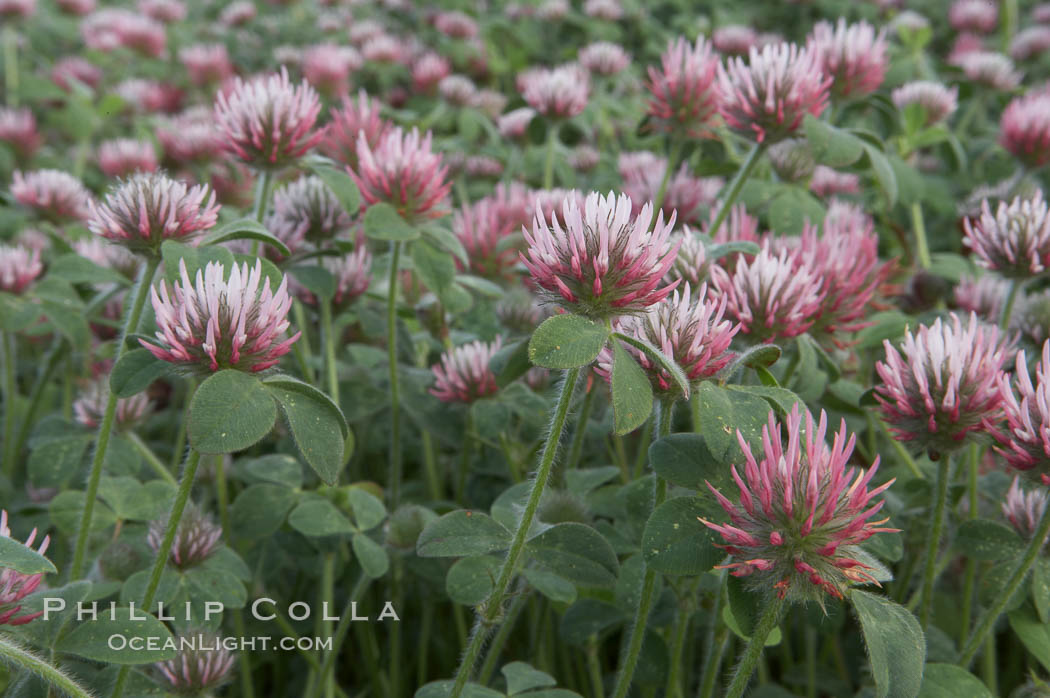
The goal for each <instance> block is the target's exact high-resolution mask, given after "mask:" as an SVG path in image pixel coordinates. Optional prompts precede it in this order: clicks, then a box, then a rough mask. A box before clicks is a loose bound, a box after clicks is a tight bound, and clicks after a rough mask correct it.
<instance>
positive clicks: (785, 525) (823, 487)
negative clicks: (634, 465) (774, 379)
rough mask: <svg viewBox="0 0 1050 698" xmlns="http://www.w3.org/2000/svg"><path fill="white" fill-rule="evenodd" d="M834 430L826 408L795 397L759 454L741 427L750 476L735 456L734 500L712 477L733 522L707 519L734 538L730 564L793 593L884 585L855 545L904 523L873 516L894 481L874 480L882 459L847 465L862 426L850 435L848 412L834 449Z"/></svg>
mask: <svg viewBox="0 0 1050 698" xmlns="http://www.w3.org/2000/svg"><path fill="white" fill-rule="evenodd" d="M781 427H783V430H782V429H781ZM827 430H828V417H827V414H826V413H825V412H823V411H821V413H820V420H819V422H818V423H814V420H813V415H812V414H810V413H809V411H808V410H807V411H805V415H804V416H803V414H801V413H800V411H799V407H798V405H797V404H796V405H795V406H794V408H793V409H792V410H791V413H790V414H789V415H788V416H787V418H786V419H785V421H784V422H783V424H781V423H778V421H777V420H776V415H775V413H774V412H772V411H771V412H770V413H769V423H768V424H767V425H766V426H764V427H762V451H761V453H759V455H758V458H756V457H755V455H754V453H753V451H752V448H751V445H750V444H748V442H747V441H745V440H744V436H743V434H741V433H740V432H739V431H738V432H737V439H738V440H739V443H740V448H741V449H742V450H743V452H744V460H745V463H744V467H743V475H741V473H740V472H739V470H738V469H737V467H736V466H735V465H734V466H733V467H732V470H731V472H732V476H733V481H734V482H735V483H736V486H737V488H739V490H740V494H739V497H738V498H737V499H736V500H735V501H731V500H730V499H729V498H728V497H727V496H726V495H725V494H723V493H722V492H721V491H719V490H718V489H716V488H715V487H714V486H713V485H711V483H710V482H709V483H707V486H708V487H709V488H710V489H711V492H712V493H714V495H715V498H716V499H717V500H718V503H719V504H720V505H721V506H722V508H723V509H724V510H725V512H726V514H728V516H729V521H728V522H726V523H724V524H717V523H713V522H711V521H707V520H706V519H700V521H701V522H703V523H704V525H706V526H707V527H708V528H710V529H711V530H713V531H716V532H717V533H718V534H719V535H721V536H722V538H723V540H725V545H723V546H721V547H723V548H724V549H725V551H726V552H727V553H729V555H731V556H732V561H731V562H730V563H728V564H726V565H725V566H724V567H723V568H724V569H728V570H730V573H731V574H732V575H734V576H736V577H747V578H748V579H749V581H750V582H751V583H752V584H751V585H752V586H753V587H754V588H755V589H757V590H760V591H762V592H763V593H769V592H770V590H773V589H775V590H776V593H777V595H778V596H779V597H780V598H782V599H784V598H786V599H788V600H789V601H793V602H794V601H806V600H814V601H818V602H819V601H821V600H822V599H823V598H824V594H825V593H827V594H830V595H831V596H833V597H835V598H839V599H841V598H842V597H843V596H844V595H845V593H846V592H847V591H848V590H849V588H850V587H851V586H852V585H854V584H870V583H875V584H878V582H877V580H876V579H875V577H874V576H872V572H873V570H871V568H870V567H868V566H867V565H865V564H864V563H863V562H861V560H858V559H857V558H858V557H860V554H859V553H860V551H859V550H858V549H857V547H856V546H858V545H859V544H860V543H863V542H864V541H866V540H867V539H868V538H871V537H872V536H873V535H875V534H876V533H883V532H892V531H895V530H896V529H891V528H883V527H882V525H883V524H885V523H886V521H887V519H885V518H883V519H879V520H873V519H874V517H875V515H876V514H877V513H878V512H879V510H880V509H881V508H882V505H883V503H884V502H883V501H881V500H880V501H874V500H875V498H876V497H877V496H878V495H879V494H881V493H882V492H883V491H885V490H886V489H887V488H888V487H889V486H890V485H891V484H893V480H890V481H889V482H886V483H884V484H882V485H880V486H878V487H875V488H872V489H869V485H870V483H871V480H872V478H873V477H874V476H875V473H876V472H877V471H878V467H879V459H878V458H877V457H876V459H875V462H874V463H872V465H871V467H870V468H868V469H867V470H864V471H860V472H858V470H857V469H855V468H850V467H847V465H846V464H847V463H848V462H849V459H850V455H851V454H852V453H853V446H854V444H855V443H856V439H857V437H856V434H847V431H846V422H845V421H844V420H843V422H842V423H841V425H840V427H839V431H838V433H836V434H835V438H834V442H833V443H832V445H831V447H830V448H829V447H828V444H827V442H826V440H825V435H826V434H827ZM784 431H786V432H787V433H786V437H787V443H786V444H784V442H783V440H782V438H783V437H782V434H783V432H784Z"/></svg>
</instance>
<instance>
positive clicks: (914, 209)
mask: <svg viewBox="0 0 1050 698" xmlns="http://www.w3.org/2000/svg"><path fill="white" fill-rule="evenodd" d="M911 225H912V228H913V229H914V231H915V258H916V259H917V260H918V261H919V266H920V267H922V268H923V269H929V268H930V267H931V266H932V265H933V261H932V260H931V259H930V246H929V243H928V242H927V241H926V222H925V220H924V219H923V216H922V203H921V202H918V201H916V202H914V203H912V205H911Z"/></svg>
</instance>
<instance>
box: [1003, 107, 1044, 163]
mask: <svg viewBox="0 0 1050 698" xmlns="http://www.w3.org/2000/svg"><path fill="white" fill-rule="evenodd" d="M999 144H1000V145H1002V146H1003V147H1004V148H1006V149H1007V150H1008V151H1010V154H1011V155H1013V156H1014V157H1015V158H1017V159H1018V160H1020V161H1021V162H1022V163H1023V164H1024V165H1025V166H1027V167H1029V168H1032V169H1035V168H1037V167H1042V166H1043V165H1045V164H1046V163H1048V162H1050V93H1047V92H1037V93H1033V94H1028V95H1025V96H1023V97H1018V98H1016V99H1014V100H1012V101H1011V102H1010V103H1009V104H1007V105H1006V109H1004V110H1003V115H1002V118H1001V119H1000V121H999Z"/></svg>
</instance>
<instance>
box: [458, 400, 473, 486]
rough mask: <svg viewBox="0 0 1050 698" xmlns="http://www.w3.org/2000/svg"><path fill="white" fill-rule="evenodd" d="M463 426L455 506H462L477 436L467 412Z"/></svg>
mask: <svg viewBox="0 0 1050 698" xmlns="http://www.w3.org/2000/svg"><path fill="white" fill-rule="evenodd" d="M464 420H465V421H464V424H463V445H462V447H461V448H460V454H459V456H460V457H459V469H458V471H457V473H456V504H459V505H460V506H463V498H464V497H465V496H466V489H467V473H468V472H470V458H471V456H472V455H473V454H474V444H475V442H476V441H477V436H476V435H475V434H474V418H473V417H472V416H471V414H470V410H467V414H466V417H465V418H464Z"/></svg>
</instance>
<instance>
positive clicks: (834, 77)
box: [806, 17, 889, 98]
mask: <svg viewBox="0 0 1050 698" xmlns="http://www.w3.org/2000/svg"><path fill="white" fill-rule="evenodd" d="M806 46H807V48H808V49H809V50H811V51H814V52H815V53H816V54H817V56H818V57H819V60H820V66H821V68H822V69H823V71H824V74H825V75H828V76H830V77H831V92H832V94H834V95H835V96H836V97H839V98H842V97H848V98H857V97H864V96H866V95H869V94H871V93H872V92H874V91H875V90H877V89H878V88H879V85H881V84H882V81H883V80H884V79H885V77H886V69H887V67H888V66H889V56H888V55H887V49H888V47H887V44H886V32H885V30H882V31H879V32H878V33H876V31H875V28H874V27H873V26H871V25H870V24H868V23H867V22H858V23H856V24H847V23H846V20H845V19H844V18H842V17H840V18H839V21H838V22H837V23H836V24H835V25H834V26H832V25H831V23H830V22H818V23H817V24H816V26H814V27H813V31H812V32H811V33H810V35H809V38H808V39H807V40H806Z"/></svg>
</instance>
